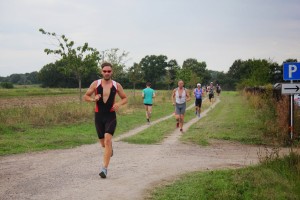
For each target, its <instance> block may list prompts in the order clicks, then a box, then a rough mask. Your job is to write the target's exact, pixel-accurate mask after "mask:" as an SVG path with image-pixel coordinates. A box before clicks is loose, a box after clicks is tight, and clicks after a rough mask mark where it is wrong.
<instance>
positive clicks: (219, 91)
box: [216, 84, 221, 96]
mask: <svg viewBox="0 0 300 200" xmlns="http://www.w3.org/2000/svg"><path fill="white" fill-rule="evenodd" d="M216 92H217V95H218V96H220V93H221V86H220V85H219V84H217V86H216Z"/></svg>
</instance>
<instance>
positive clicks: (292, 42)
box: [0, 0, 300, 76]
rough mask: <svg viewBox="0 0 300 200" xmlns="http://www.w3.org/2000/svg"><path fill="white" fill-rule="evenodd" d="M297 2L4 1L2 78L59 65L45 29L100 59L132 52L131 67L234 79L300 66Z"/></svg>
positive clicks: (0, 9) (1, 4)
mask: <svg viewBox="0 0 300 200" xmlns="http://www.w3.org/2000/svg"><path fill="white" fill-rule="evenodd" d="M299 10H300V2H299V1H297V0H285V1H282V0H265V1H260V0H245V1H240V0H226V1H218V0H211V1H206V0H205V1H204V0H152V1H150V0H126V1H124V0H112V1H104V0H72V1H71V0H65V1H60V0H45V1H39V0H10V1H0V25H1V26H0V27H1V28H0V42H1V45H0V76H7V75H10V74H12V73H26V72H32V71H39V70H40V69H41V68H42V67H43V66H44V65H46V64H48V63H51V62H55V60H57V58H56V57H55V56H47V55H46V54H45V53H44V49H45V48H51V47H52V46H51V45H53V44H54V42H53V41H51V40H48V39H47V38H45V37H43V35H42V34H40V33H39V31H38V30H39V28H45V29H46V30H48V31H50V32H56V33H57V34H65V35H67V36H68V37H69V38H70V39H71V40H74V41H75V42H78V44H77V45H81V44H83V43H84V42H88V43H89V45H90V46H92V47H94V48H97V50H98V51H100V52H101V51H105V50H107V49H111V48H119V49H121V50H124V51H126V52H129V55H128V58H129V60H128V61H127V65H128V67H130V66H132V65H133V63H134V62H137V63H138V62H140V60H141V59H142V58H144V57H145V56H147V55H166V56H167V57H168V59H169V60H170V59H175V60H177V62H178V64H179V65H180V66H182V64H183V61H184V60H186V59H188V58H195V59H197V60H198V61H199V62H202V61H204V62H206V64H207V69H211V70H217V71H224V72H227V71H228V69H229V68H230V66H231V65H232V64H233V62H234V61H235V60H236V59H244V60H245V59H253V58H255V59H271V60H273V61H274V62H278V63H279V64H281V63H282V62H283V61H284V60H286V59H288V58H296V59H298V60H300V12H299Z"/></svg>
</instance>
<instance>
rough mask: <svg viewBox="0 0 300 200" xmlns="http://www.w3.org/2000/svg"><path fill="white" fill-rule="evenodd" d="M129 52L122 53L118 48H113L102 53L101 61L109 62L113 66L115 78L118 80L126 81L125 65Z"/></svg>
mask: <svg viewBox="0 0 300 200" xmlns="http://www.w3.org/2000/svg"><path fill="white" fill-rule="evenodd" d="M128 54H129V52H126V51H122V52H121V51H120V49H118V48H112V49H108V50H105V51H102V55H101V60H102V62H104V61H105V62H109V63H111V64H112V65H113V70H114V73H113V77H114V78H115V79H117V80H122V79H124V75H125V64H126V62H127V56H128Z"/></svg>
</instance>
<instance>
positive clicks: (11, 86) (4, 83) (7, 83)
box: [0, 82, 14, 89]
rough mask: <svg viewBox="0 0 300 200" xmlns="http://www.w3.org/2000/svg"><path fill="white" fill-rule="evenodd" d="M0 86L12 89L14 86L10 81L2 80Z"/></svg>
mask: <svg viewBox="0 0 300 200" xmlns="http://www.w3.org/2000/svg"><path fill="white" fill-rule="evenodd" d="M0 86H1V87H2V88H6V89H12V88H14V85H13V84H12V83H10V82H2V83H0Z"/></svg>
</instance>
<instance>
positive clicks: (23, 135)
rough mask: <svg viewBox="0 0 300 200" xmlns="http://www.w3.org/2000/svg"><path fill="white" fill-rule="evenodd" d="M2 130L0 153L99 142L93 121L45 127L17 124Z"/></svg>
mask: <svg viewBox="0 0 300 200" xmlns="http://www.w3.org/2000/svg"><path fill="white" fill-rule="evenodd" d="M0 128H1V127H0ZM0 130H1V134H0V155H9V154H16V153H24V152H33V151H42V150H48V149H65V148H72V147H76V146H79V145H82V144H91V143H95V142H97V140H96V139H97V137H96V134H95V128H94V126H93V124H91V123H83V124H72V125H60V126H55V127H43V128H30V127H28V126H27V125H16V126H14V127H4V128H1V129H0Z"/></svg>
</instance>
